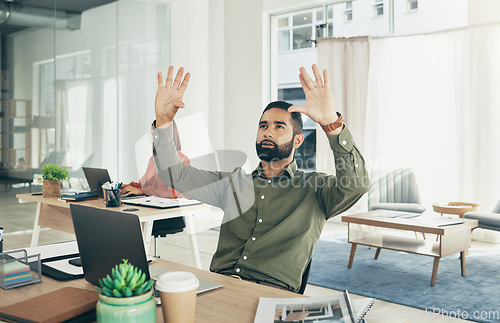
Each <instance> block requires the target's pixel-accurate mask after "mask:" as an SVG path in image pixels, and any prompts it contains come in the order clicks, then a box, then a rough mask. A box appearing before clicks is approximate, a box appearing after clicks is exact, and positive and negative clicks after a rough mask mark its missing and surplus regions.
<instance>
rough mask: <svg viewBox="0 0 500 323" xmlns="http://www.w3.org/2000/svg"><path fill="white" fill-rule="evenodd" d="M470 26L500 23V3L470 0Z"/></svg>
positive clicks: (487, 0)
mask: <svg viewBox="0 0 500 323" xmlns="http://www.w3.org/2000/svg"><path fill="white" fill-rule="evenodd" d="M467 2H468V7H467V8H468V22H469V25H476V24H483V23H488V22H499V21H500V1H498V0H468V1H467Z"/></svg>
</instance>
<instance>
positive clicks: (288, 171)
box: [252, 158, 298, 178]
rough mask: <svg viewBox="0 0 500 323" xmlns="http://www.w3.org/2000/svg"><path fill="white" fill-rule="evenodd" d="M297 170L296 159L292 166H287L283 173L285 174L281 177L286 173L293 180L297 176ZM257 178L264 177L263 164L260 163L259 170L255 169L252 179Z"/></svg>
mask: <svg viewBox="0 0 500 323" xmlns="http://www.w3.org/2000/svg"><path fill="white" fill-rule="evenodd" d="M297 170H298V167H297V162H296V161H295V158H294V159H293V161H292V162H291V163H290V164H288V166H286V168H285V170H284V171H283V173H282V174H281V175H280V176H283V174H285V173H286V174H288V177H290V178H293V177H294V176H295V173H296V172H297ZM257 176H258V177H264V176H263V171H262V165H261V163H259V166H257V168H255V169H254V171H253V172H252V178H253V177H257Z"/></svg>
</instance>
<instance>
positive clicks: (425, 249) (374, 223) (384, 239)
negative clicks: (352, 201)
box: [342, 210, 478, 286]
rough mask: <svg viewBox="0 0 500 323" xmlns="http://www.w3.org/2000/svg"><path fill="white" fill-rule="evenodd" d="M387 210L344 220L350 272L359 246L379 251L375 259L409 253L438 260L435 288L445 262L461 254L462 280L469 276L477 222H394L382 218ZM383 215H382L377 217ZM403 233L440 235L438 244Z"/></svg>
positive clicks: (427, 219)
mask: <svg viewBox="0 0 500 323" xmlns="http://www.w3.org/2000/svg"><path fill="white" fill-rule="evenodd" d="M383 213H384V210H377V211H371V212H365V213H358V214H351V215H344V216H342V222H347V223H348V226H349V227H348V228H349V229H348V230H349V242H350V243H351V244H352V245H351V255H350V258H349V264H348V268H351V267H352V263H353V260H354V254H355V253H356V247H357V245H358V244H360V245H365V246H369V247H375V248H377V252H376V253H375V259H377V258H378V255H379V253H380V250H381V249H389V250H396V251H405V252H409V253H414V254H417V255H424V256H431V257H434V266H433V269H432V277H431V286H434V285H435V284H436V277H437V272H438V267H439V261H440V259H441V258H444V257H446V256H449V255H451V254H454V253H457V252H460V262H461V270H462V276H465V255H466V251H467V249H469V248H470V244H471V232H472V229H474V228H476V227H477V225H478V222H477V220H470V219H460V220H461V221H463V223H460V224H453V225H446V226H439V225H438V221H439V220H441V219H442V220H443V221H445V220H446V219H443V218H441V217H437V218H436V217H433V218H432V217H429V216H424V215H423V216H418V217H414V218H409V219H404V218H391V217H384V216H382V215H383ZM377 214H379V215H377ZM398 231H399V233H401V232H402V231H409V232H422V233H431V234H435V235H437V237H438V239H436V241H430V240H418V239H413V238H409V237H404V236H402V235H401V234H399V233H398Z"/></svg>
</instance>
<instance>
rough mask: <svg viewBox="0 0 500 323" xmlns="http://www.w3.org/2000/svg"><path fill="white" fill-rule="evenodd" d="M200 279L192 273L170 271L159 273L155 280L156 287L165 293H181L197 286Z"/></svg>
mask: <svg viewBox="0 0 500 323" xmlns="http://www.w3.org/2000/svg"><path fill="white" fill-rule="evenodd" d="M199 285H200V281H199V280H198V278H196V276H195V275H194V274H193V273H190V272H187V271H172V272H168V273H164V274H161V275H160V276H159V277H158V280H157V281H156V289H157V290H158V291H161V292H167V293H182V292H186V291H189V290H193V289H196V288H198V286H199Z"/></svg>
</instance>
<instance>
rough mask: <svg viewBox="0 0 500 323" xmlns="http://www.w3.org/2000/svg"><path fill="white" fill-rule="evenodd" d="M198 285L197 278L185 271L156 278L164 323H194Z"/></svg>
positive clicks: (173, 272)
mask: <svg viewBox="0 0 500 323" xmlns="http://www.w3.org/2000/svg"><path fill="white" fill-rule="evenodd" d="M199 285H200V281H199V280H198V278H196V276H195V275H194V274H193V273H190V272H186V271H172V272H168V273H164V274H161V275H160V276H159V277H158V280H157V281H156V289H157V290H158V292H159V293H160V299H161V307H162V311H163V319H164V320H165V322H166V323H193V322H194V313H195V308H196V290H197V288H198V286H199Z"/></svg>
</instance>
